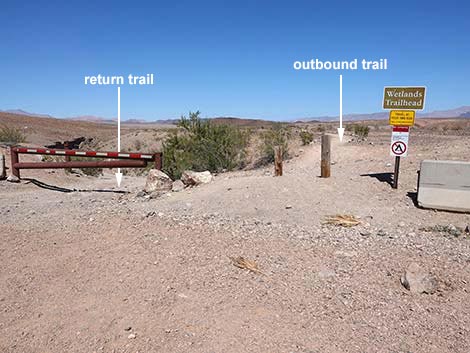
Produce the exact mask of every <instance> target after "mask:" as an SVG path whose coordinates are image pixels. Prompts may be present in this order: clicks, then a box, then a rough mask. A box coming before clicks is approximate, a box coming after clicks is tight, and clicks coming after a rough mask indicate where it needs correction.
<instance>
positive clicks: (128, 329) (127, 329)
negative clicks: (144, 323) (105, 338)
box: [124, 326, 132, 331]
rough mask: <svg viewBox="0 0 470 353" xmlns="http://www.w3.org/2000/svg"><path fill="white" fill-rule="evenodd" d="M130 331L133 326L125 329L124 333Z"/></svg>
mask: <svg viewBox="0 0 470 353" xmlns="http://www.w3.org/2000/svg"><path fill="white" fill-rule="evenodd" d="M130 330H132V327H131V326H127V327H126V328H124V331H130Z"/></svg>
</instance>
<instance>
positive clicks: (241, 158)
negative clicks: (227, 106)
mask: <svg viewBox="0 0 470 353" xmlns="http://www.w3.org/2000/svg"><path fill="white" fill-rule="evenodd" d="M199 115H200V112H199V111H197V112H195V113H192V112H190V113H189V118H186V117H185V116H182V117H181V119H180V121H179V123H178V127H179V128H180V129H179V130H180V131H178V130H175V131H173V132H172V133H171V134H170V136H169V137H168V138H167V139H166V140H165V142H164V143H163V171H164V172H165V173H167V174H168V175H169V176H170V177H171V178H173V179H177V178H179V177H181V173H182V172H183V171H184V170H187V169H190V170H194V171H204V170H209V171H211V172H220V171H223V170H233V169H235V168H240V167H243V165H244V163H245V149H246V146H247V144H248V133H246V132H244V131H242V130H241V129H239V128H236V127H233V126H229V125H223V124H220V125H219V124H214V123H213V122H211V121H210V120H203V119H201V118H200V117H199ZM181 130H183V131H181Z"/></svg>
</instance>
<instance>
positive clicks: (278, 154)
mask: <svg viewBox="0 0 470 353" xmlns="http://www.w3.org/2000/svg"><path fill="white" fill-rule="evenodd" d="M274 176H282V146H274Z"/></svg>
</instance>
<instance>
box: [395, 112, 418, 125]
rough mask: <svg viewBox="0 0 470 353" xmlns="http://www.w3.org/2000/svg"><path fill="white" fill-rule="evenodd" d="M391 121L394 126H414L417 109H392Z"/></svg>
mask: <svg viewBox="0 0 470 353" xmlns="http://www.w3.org/2000/svg"><path fill="white" fill-rule="evenodd" d="M389 123H390V125H393V126H413V125H414V124H415V111H414V110H391V111H390V119H389Z"/></svg>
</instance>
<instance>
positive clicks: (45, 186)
mask: <svg viewBox="0 0 470 353" xmlns="http://www.w3.org/2000/svg"><path fill="white" fill-rule="evenodd" d="M23 180H26V181H29V182H30V183H31V184H34V185H36V186H38V187H40V188H42V189H46V190H52V191H58V192H65V193H69V192H110V193H114V194H128V193H129V191H122V190H108V189H68V188H63V187H61V186H57V185H51V184H46V183H44V182H42V181H40V180H37V179H33V178H24V179H23Z"/></svg>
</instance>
